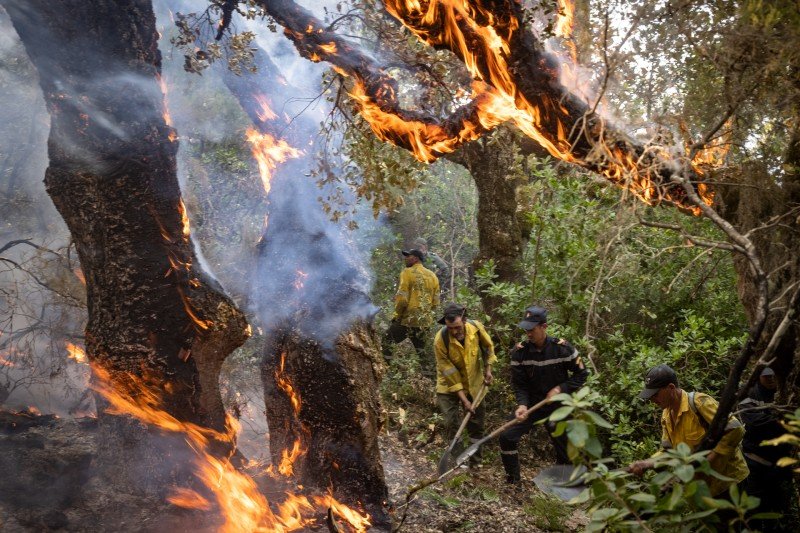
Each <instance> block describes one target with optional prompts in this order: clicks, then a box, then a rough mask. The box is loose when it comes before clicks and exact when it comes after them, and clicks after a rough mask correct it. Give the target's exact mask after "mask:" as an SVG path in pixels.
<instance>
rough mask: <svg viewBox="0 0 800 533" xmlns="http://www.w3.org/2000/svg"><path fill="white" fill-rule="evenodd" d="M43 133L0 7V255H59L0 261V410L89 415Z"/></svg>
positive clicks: (65, 237) (35, 97)
mask: <svg viewBox="0 0 800 533" xmlns="http://www.w3.org/2000/svg"><path fill="white" fill-rule="evenodd" d="M49 131H50V118H49V115H48V113H47V110H46V109H45V105H44V99H43V97H42V92H41V88H40V87H39V83H38V75H37V72H36V69H35V68H34V67H33V65H32V64H31V63H30V60H29V59H28V56H27V54H26V52H25V49H24V47H23V46H22V43H21V42H20V40H19V37H18V36H17V33H16V31H15V30H14V28H13V26H12V25H11V21H10V20H9V17H8V15H7V14H6V12H5V11H4V10H2V9H0V248H2V247H3V246H5V245H6V244H8V243H11V242H12V241H16V240H21V239H25V240H28V241H30V243H32V244H35V245H37V246H39V247H42V248H44V249H48V250H52V251H53V252H57V253H52V252H50V251H47V250H42V249H37V248H34V247H33V246H30V245H28V244H25V243H20V244H17V245H15V246H13V247H11V248H8V249H6V250H5V251H3V252H2V253H1V254H0V257H2V258H4V259H6V260H10V261H13V262H14V263H16V264H17V265H18V266H15V265H13V264H11V263H9V262H7V261H0V333H2V334H0V358H2V359H3V360H4V361H5V363H3V362H2V361H0V404H3V405H5V407H6V408H9V409H14V410H19V409H25V408H27V407H29V406H30V407H35V408H36V409H38V410H39V411H41V412H43V413H55V414H58V415H61V416H69V414H70V411H72V410H75V409H80V410H88V411H91V409H92V406H91V401H90V400H88V399H87V398H85V397H84V392H85V390H86V384H87V379H88V367H87V366H86V365H84V364H80V363H78V362H76V361H74V360H71V359H68V358H67V350H66V347H65V343H66V342H67V341H70V342H73V343H75V344H81V340H82V337H83V328H84V327H85V323H86V310H85V304H84V289H83V286H82V284H81V281H80V269H79V266H78V260H77V257H76V255H75V253H74V250H73V252H72V255H71V256H70V255H69V254H68V250H67V246H68V245H69V241H70V235H69V231H68V230H67V227H66V224H65V223H64V221H63V220H62V218H61V216H60V215H59V214H58V211H57V210H56V208H55V206H54V205H53V202H52V201H51V200H50V197H49V196H48V195H47V192H46V191H45V187H44V172H45V169H46V168H47V164H48V157H47V137H48V135H49ZM26 271H27V272H26ZM34 276H35V277H34ZM87 403H88V404H89V405H88V406H87V405H86V404H87Z"/></svg>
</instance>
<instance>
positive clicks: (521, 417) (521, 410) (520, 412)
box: [514, 405, 528, 420]
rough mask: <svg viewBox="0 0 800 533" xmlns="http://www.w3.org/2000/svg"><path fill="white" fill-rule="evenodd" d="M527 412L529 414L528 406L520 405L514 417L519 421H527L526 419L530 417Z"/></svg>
mask: <svg viewBox="0 0 800 533" xmlns="http://www.w3.org/2000/svg"><path fill="white" fill-rule="evenodd" d="M527 412H528V406H527V405H518V406H517V410H516V411H514V416H515V417H516V418H517V420H525V419H526V418H528V416H527V415H526V414H525V413H527Z"/></svg>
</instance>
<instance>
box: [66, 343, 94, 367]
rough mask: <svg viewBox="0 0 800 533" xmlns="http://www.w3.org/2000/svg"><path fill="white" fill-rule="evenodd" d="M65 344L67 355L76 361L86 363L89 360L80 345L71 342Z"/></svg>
mask: <svg viewBox="0 0 800 533" xmlns="http://www.w3.org/2000/svg"><path fill="white" fill-rule="evenodd" d="M66 345H67V357H69V358H70V359H72V360H73V361H75V362H76V363H81V364H86V363H88V362H89V358H88V357H86V351H85V350H84V349H83V348H81V347H80V346H76V345H75V344H72V343H71V342H68V343H66Z"/></svg>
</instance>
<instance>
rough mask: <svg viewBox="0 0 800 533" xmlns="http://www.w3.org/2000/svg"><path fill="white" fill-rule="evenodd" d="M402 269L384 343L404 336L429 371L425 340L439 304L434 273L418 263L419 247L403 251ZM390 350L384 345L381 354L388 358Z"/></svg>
mask: <svg viewBox="0 0 800 533" xmlns="http://www.w3.org/2000/svg"><path fill="white" fill-rule="evenodd" d="M403 256H404V258H405V263H406V268H404V269H403V271H402V272H401V273H400V285H399V286H398V287H397V294H396V295H395V299H394V314H393V315H392V323H391V324H390V325H389V330H388V331H387V332H386V336H387V340H388V342H387V343H386V344H387V345H389V344H396V343H398V342H402V341H403V340H404V339H406V338H408V339H410V340H411V343H412V344H413V345H414V349H415V350H416V351H417V355H418V356H419V358H420V364H421V366H422V367H423V370H425V369H426V368H428V369H429V372H428V373H429V374H431V375H432V374H433V359H432V358H431V357H425V339H426V338H427V336H428V330H429V328H430V327H431V326H432V325H433V321H434V318H435V313H436V310H437V308H438V307H439V280H438V279H437V278H436V274H434V273H433V272H431V271H430V270H428V269H427V268H425V267H424V266H422V260H423V257H425V256H424V254H423V253H422V252H421V251H419V250H416V249H414V250H403ZM391 353H392V352H391V349H390V348H389V346H385V349H384V356H385V357H386V358H387V359H390V358H391Z"/></svg>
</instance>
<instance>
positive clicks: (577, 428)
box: [567, 420, 589, 448]
mask: <svg viewBox="0 0 800 533" xmlns="http://www.w3.org/2000/svg"><path fill="white" fill-rule="evenodd" d="M568 426H569V427H568V428H567V438H568V439H569V441H570V442H571V443H572V444H573V445H574V446H575V447H577V448H583V447H584V446H585V445H586V440H587V439H588V438H589V426H587V425H586V422H583V421H582V420H571V421H570V423H569V424H568Z"/></svg>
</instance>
